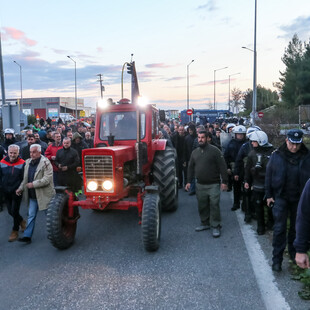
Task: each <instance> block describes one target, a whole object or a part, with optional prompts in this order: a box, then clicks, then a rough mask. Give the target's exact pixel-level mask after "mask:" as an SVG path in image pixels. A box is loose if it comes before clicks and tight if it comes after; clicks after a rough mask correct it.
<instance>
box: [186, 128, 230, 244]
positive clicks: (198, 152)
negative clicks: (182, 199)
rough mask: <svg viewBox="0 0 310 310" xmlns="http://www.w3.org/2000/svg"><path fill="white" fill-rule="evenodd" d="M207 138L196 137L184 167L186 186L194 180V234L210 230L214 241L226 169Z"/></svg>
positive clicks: (205, 136) (205, 135)
mask: <svg viewBox="0 0 310 310" xmlns="http://www.w3.org/2000/svg"><path fill="white" fill-rule="evenodd" d="M210 135H211V134H210V133H209V132H206V131H200V132H199V133H198V143H199V147H198V148H196V149H195V150H194V151H193V152H192V154H191V158H190V161H189V165H188V172H187V184H186V186H185V189H186V190H188V189H189V187H190V182H191V181H192V180H193V179H194V178H196V179H197V184H196V186H197V188H196V192H197V200H198V211H199V215H200V220H201V225H200V226H198V227H196V231H202V230H207V229H210V226H211V227H212V235H213V237H214V238H217V237H219V236H220V235H221V230H220V229H221V213H220V193H221V190H222V191H226V190H227V182H228V176H227V167H226V163H225V160H224V157H223V155H222V153H221V151H220V150H219V149H218V148H217V147H215V146H213V145H210V144H209V143H208V142H207V140H208V138H209V140H210V138H212V137H209V136H210Z"/></svg>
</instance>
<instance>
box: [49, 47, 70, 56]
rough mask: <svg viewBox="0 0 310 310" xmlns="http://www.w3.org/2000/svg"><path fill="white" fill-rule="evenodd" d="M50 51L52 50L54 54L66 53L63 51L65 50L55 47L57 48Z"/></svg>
mask: <svg viewBox="0 0 310 310" xmlns="http://www.w3.org/2000/svg"><path fill="white" fill-rule="evenodd" d="M52 51H53V52H54V53H55V54H59V55H66V54H68V52H67V51H65V50H60V49H57V48H52Z"/></svg>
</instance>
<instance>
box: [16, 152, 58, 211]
mask: <svg viewBox="0 0 310 310" xmlns="http://www.w3.org/2000/svg"><path fill="white" fill-rule="evenodd" d="M31 160H32V159H31V158H29V159H27V160H26V164H25V170H24V178H23V181H22V183H21V184H20V186H19V188H18V189H19V190H23V199H24V200H25V201H26V203H27V205H28V202H29V196H28V188H27V186H26V184H27V183H28V171H29V164H30V162H31ZM32 183H33V187H34V189H35V193H36V197H37V202H38V205H39V210H46V209H47V207H48V204H49V202H50V200H51V199H52V197H53V196H54V195H55V190H54V183H53V167H52V164H51V163H50V161H49V160H48V159H47V158H46V157H44V156H43V155H41V160H40V162H39V164H38V167H37V169H36V172H35V175H34V180H33V182H32Z"/></svg>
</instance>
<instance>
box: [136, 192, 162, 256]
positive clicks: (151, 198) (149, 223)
mask: <svg viewBox="0 0 310 310" xmlns="http://www.w3.org/2000/svg"><path fill="white" fill-rule="evenodd" d="M159 199H160V198H159V195H158V194H150V193H146V194H145V197H144V201H143V209H142V224H141V226H142V241H143V245H144V248H145V249H146V250H147V251H149V252H153V251H156V250H157V249H158V247H159V240H160V230H161V214H160V201H159Z"/></svg>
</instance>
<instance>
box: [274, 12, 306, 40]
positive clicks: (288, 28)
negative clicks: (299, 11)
mask: <svg viewBox="0 0 310 310" xmlns="http://www.w3.org/2000/svg"><path fill="white" fill-rule="evenodd" d="M309 24H310V16H299V17H297V18H295V19H294V20H293V21H292V23H290V24H287V25H282V26H280V29H281V30H282V31H283V32H284V34H283V35H282V36H279V38H288V39H290V38H292V37H293V35H294V34H295V33H297V34H298V37H299V38H304V39H306V38H307V39H308V37H309V35H310V30H309Z"/></svg>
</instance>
